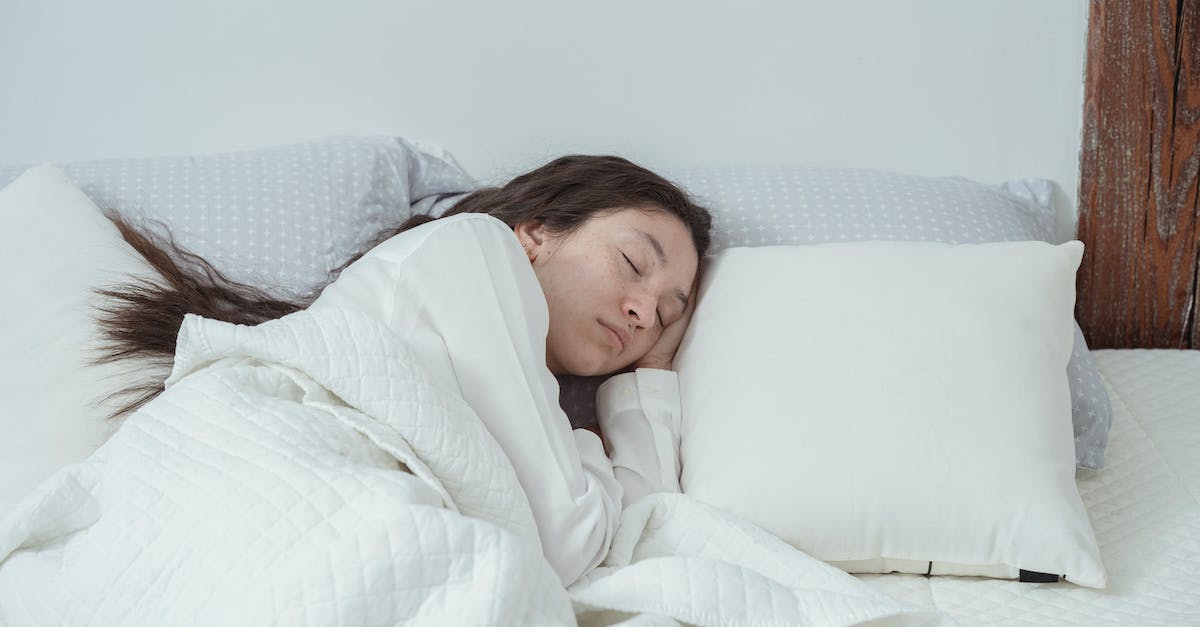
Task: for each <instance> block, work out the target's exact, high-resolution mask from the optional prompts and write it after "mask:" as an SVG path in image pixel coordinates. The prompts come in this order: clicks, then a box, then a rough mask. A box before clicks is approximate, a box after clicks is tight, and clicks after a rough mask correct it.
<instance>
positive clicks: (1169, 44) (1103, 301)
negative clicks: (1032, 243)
mask: <svg viewBox="0 0 1200 627" xmlns="http://www.w3.org/2000/svg"><path fill="white" fill-rule="evenodd" d="M1090 8H1091V10H1090V14H1089V24H1088V39H1087V61H1086V64H1087V65H1086V68H1087V69H1086V77H1087V78H1086V86H1085V96H1084V114H1083V142H1082V146H1081V149H1080V185H1079V238H1080V239H1081V240H1083V242H1084V243H1085V244H1086V245H1087V247H1088V249H1087V254H1086V255H1085V256H1084V260H1083V267H1082V268H1081V269H1080V272H1079V280H1078V292H1079V300H1078V303H1077V308H1076V314H1077V316H1078V319H1079V323H1080V326H1081V327H1082V328H1083V330H1084V333H1085V335H1087V337H1088V340H1089V343H1090V345H1091V346H1092V348H1133V347H1146V348H1200V325H1197V324H1196V310H1197V308H1198V307H1197V306H1198V304H1200V291H1198V290H1197V278H1198V277H1200V201H1198V197H1200V194H1198V193H1197V192H1198V191H1200V142H1198V139H1200V39H1198V37H1200V0H1159V1H1156V2H1147V1H1145V0H1092V2H1091V7H1090Z"/></svg>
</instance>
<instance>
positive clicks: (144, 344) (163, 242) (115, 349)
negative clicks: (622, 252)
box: [97, 155, 712, 417]
mask: <svg viewBox="0 0 1200 627" xmlns="http://www.w3.org/2000/svg"><path fill="white" fill-rule="evenodd" d="M621 207H637V208H642V209H645V210H649V211H663V212H665V213H668V214H670V215H674V216H676V217H678V218H679V219H680V220H681V221H682V222H683V223H684V224H685V225H686V226H687V227H688V230H689V231H690V232H691V235H692V241H693V243H694V244H695V245H696V252H697V254H698V255H699V256H700V257H701V258H703V257H704V254H705V252H706V251H707V250H708V246H709V242H710V235H709V230H710V228H711V226H712V217H711V215H710V214H709V212H708V211H707V210H706V209H705V208H703V207H701V206H699V205H697V204H695V203H694V202H692V200H691V199H690V198H689V197H688V195H687V193H685V192H684V191H683V190H681V189H680V188H679V187H677V186H676V185H674V184H672V183H671V182H670V181H668V180H666V179H665V178H663V177H661V176H659V175H657V174H655V173H654V172H651V171H650V170H647V169H645V168H643V167H641V166H638V165H636V164H634V163H632V162H630V161H628V160H626V159H623V158H621V157H614V156H586V155H572V156H566V157H560V158H558V159H555V160H554V161H551V162H550V163H547V164H545V165H543V166H541V167H539V168H537V169H534V170H532V171H530V172H528V173H526V174H522V175H521V176H518V177H516V178H514V179H512V180H511V181H509V182H508V183H507V184H506V185H504V186H503V187H491V188H483V189H479V190H476V191H474V192H471V193H469V194H467V195H466V196H464V197H463V198H462V199H461V200H459V201H458V202H457V204H455V205H454V206H453V207H452V208H451V209H450V210H448V211H446V212H445V214H444V215H454V214H459V213H486V214H489V215H492V216H494V217H496V218H499V219H500V220H502V221H503V222H504V223H505V224H508V225H509V226H512V227H515V226H516V225H517V224H519V223H521V222H526V221H536V222H540V223H541V224H542V225H543V226H544V227H545V228H546V229H547V230H549V231H550V232H552V233H557V234H565V233H570V232H571V231H573V230H575V229H577V228H579V227H580V226H581V225H582V224H583V223H584V222H585V221H587V220H588V219H589V218H591V217H593V216H595V215H597V214H600V213H602V212H605V211H610V210H613V209H617V208H621ZM109 217H110V218H112V219H113V222H115V223H116V225H117V228H118V229H119V230H120V232H121V235H122V237H124V238H125V241H126V242H129V244H130V245H131V246H133V248H134V249H135V250H137V251H138V253H140V254H141V255H142V256H143V257H144V258H145V259H146V260H147V261H148V262H149V263H150V266H151V267H152V268H153V269H154V271H155V274H156V275H157V276H156V277H154V278H135V279H131V280H130V281H129V282H128V283H127V284H124V285H121V286H119V287H116V288H110V289H102V290H97V292H98V293H99V294H100V295H101V296H103V297H104V299H105V300H104V302H103V304H102V305H100V307H99V315H98V319H97V321H98V323H99V326H100V330H101V334H102V337H103V345H102V349H101V355H100V357H99V359H98V361H101V362H114V361H123V360H126V359H131V358H136V359H138V360H140V361H141V360H149V361H152V362H154V363H158V364H162V365H164V366H166V365H169V364H170V363H171V361H172V360H173V359H174V355H175V342H176V340H177V336H178V334H179V327H180V325H181V324H182V322H183V317H184V315H185V314H188V313H193V314H197V315H200V316H204V317H206V318H212V319H215V320H221V321H224V322H231V323H235V324H246V325H254V324H259V323H261V322H265V321H267V320H273V319H275V318H279V317H282V316H285V315H287V314H289V313H292V312H295V311H299V310H301V309H304V308H305V307H307V306H308V305H310V304H311V303H312V302H313V301H314V300H315V299H316V297H317V295H318V294H319V293H320V291H321V289H323V288H324V286H325V285H327V284H328V283H329V282H330V281H332V280H334V279H335V278H336V277H337V274H338V273H340V272H341V270H343V269H345V268H346V267H347V266H349V265H350V264H351V263H353V262H354V261H355V260H357V259H358V258H359V257H361V256H362V255H364V254H366V252H367V251H368V250H370V249H371V248H374V247H375V246H376V245H378V244H380V243H382V242H383V241H385V240H387V239H388V238H390V237H392V236H394V235H396V234H398V233H402V232H404V231H406V230H408V229H410V228H413V227H415V226H418V225H420V224H424V223H426V222H429V221H431V220H434V219H436V218H435V217H433V216H429V215H420V214H419V215H415V216H412V217H411V218H409V219H408V220H406V221H405V222H404V223H403V224H401V225H400V226H398V227H396V228H394V229H388V230H386V231H384V232H382V233H380V234H379V235H378V236H376V237H375V238H373V239H372V241H371V242H370V244H369V245H368V246H367V247H366V248H364V249H363V250H361V251H358V252H356V253H355V254H354V255H352V256H351V257H350V258H349V260H347V261H346V262H345V263H344V264H342V265H341V266H340V267H338V268H337V269H335V270H334V271H333V272H331V273H330V276H329V279H328V280H327V281H326V282H325V283H324V284H322V285H320V286H318V287H317V288H315V289H314V290H313V291H312V292H310V293H309V294H305V295H302V296H299V297H297V298H291V299H289V298H281V297H278V296H275V295H273V294H271V293H269V292H267V291H266V290H263V289H260V288H257V287H253V286H250V285H246V284H243V283H238V282H235V281H231V280H229V279H228V278H226V277H225V276H224V275H223V274H221V272H220V271H219V270H217V269H216V268H214V267H213V266H212V264H210V263H209V262H208V261H206V260H205V259H203V258H202V257H200V256H198V255H196V254H194V253H191V252H189V251H186V250H184V249H182V248H180V247H179V246H178V245H176V244H175V242H174V241H173V240H172V239H171V237H170V234H169V232H168V231H166V229H165V228H164V229H162V232H161V233H155V232H152V231H150V230H147V229H143V228H140V227H137V226H134V225H133V224H131V223H130V222H128V221H126V220H124V219H122V218H120V217H119V216H117V215H115V214H114V213H110V215H109ZM162 390H163V381H162V378H161V377H155V378H152V379H149V378H148V379H147V380H146V381H145V382H143V383H141V384H139V385H137V386H134V387H132V388H130V389H127V390H123V391H122V392H120V393H119V395H120V398H122V399H131V400H128V402H126V403H125V404H124V405H122V406H121V407H120V408H119V409H118V410H116V411H115V412H114V413H113V417H116V416H120V415H122V414H126V413H129V412H131V411H133V410H135V409H137V408H138V407H141V406H142V405H144V404H145V403H146V402H148V401H149V400H150V399H152V398H154V397H155V396H156V395H158V394H159V393H160V392H162Z"/></svg>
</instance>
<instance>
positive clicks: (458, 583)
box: [0, 307, 940, 626]
mask: <svg viewBox="0 0 1200 627" xmlns="http://www.w3.org/2000/svg"><path fill="white" fill-rule="evenodd" d="M415 363H417V362H416V360H414V359H413V356H412V355H410V354H409V353H408V348H407V347H406V346H405V345H404V344H403V343H401V342H399V341H398V340H397V336H395V335H394V334H393V333H391V332H390V331H389V330H388V329H387V328H386V327H385V326H384V325H383V324H381V323H379V322H378V321H376V320H374V319H372V318H369V317H367V316H364V315H362V314H360V313H356V312H354V311H352V310H344V309H338V308H335V307H326V308H323V309H319V310H313V311H306V312H300V313H297V314H293V315H291V316H287V317H285V318H282V319H280V320H276V321H272V322H269V323H266V324H263V325H260V326H258V327H239V326H234V325H229V324H225V323H220V322H215V321H210V320H204V319H201V318H198V317H189V318H188V320H187V321H186V322H185V325H184V328H183V330H182V331H181V334H180V345H179V350H178V355H177V362H176V366H175V370H174V371H173V374H172V377H171V379H170V380H169V382H168V383H169V386H170V390H169V393H168V394H164V395H162V396H159V397H158V398H157V399H155V400H154V401H152V402H151V403H150V404H148V405H147V406H146V407H145V408H143V410H142V411H140V412H138V413H137V414H135V415H133V416H131V417H130V419H129V420H128V421H127V422H126V424H124V425H123V426H122V427H121V429H119V430H118V431H117V433H116V434H115V435H114V436H113V437H112V438H111V439H110V440H109V441H108V442H107V443H106V444H105V445H104V446H103V447H102V448H101V449H100V450H99V451H97V452H96V453H95V454H94V455H93V456H92V457H91V458H89V459H88V460H86V461H85V462H83V463H81V464H78V465H75V466H71V467H68V468H67V469H64V470H63V471H61V472H59V473H58V474H57V475H55V476H54V477H52V478H51V479H50V480H49V481H47V482H46V483H44V484H43V485H42V486H41V487H40V488H39V489H38V490H37V491H36V492H35V493H34V494H32V495H31V496H29V497H28V498H27V499H25V500H24V501H23V502H22V503H21V504H20V505H19V506H18V507H17V508H16V510H14V511H13V512H12V513H11V514H10V515H9V516H7V517H6V518H4V519H3V520H0V624H4V625H12V626H16V625H80V624H90V625H180V624H201V625H264V624H287V625H299V624H305V625H308V624H312V625H327V624H330V625H331V624H338V625H360V624H362V625H376V624H378V625H390V624H397V623H403V622H415V623H420V624H430V625H452V624H453V625H537V624H555V625H557V624H573V623H575V622H576V620H577V619H579V620H582V621H583V622H589V623H592V622H594V623H607V622H614V621H621V620H625V619H630V618H632V619H633V622H634V623H636V624H660V622H662V623H666V624H671V623H672V621H675V620H677V621H683V622H688V623H697V624H763V625H765V624H779V625H797V624H813V625H847V624H857V623H860V622H864V621H869V620H874V619H885V620H886V622H897V623H907V622H909V621H916V622H920V623H923V624H927V623H929V622H936V621H938V620H940V619H939V617H937V616H931V615H928V614H924V613H921V612H917V611H915V610H909V609H906V608H904V607H902V606H899V605H898V604H896V603H895V602H894V601H891V600H890V599H888V598H887V597H884V596H882V595H881V594H880V593H877V592H874V591H872V590H871V589H870V588H868V587H867V586H865V585H864V584H862V583H861V582H859V581H857V580H855V579H853V578H851V577H849V576H848V575H845V574H844V573H842V572H840V571H837V570H835V569H833V568H832V567H829V566H827V565H825V564H822V563H820V562H817V561H816V560H813V559H810V558H808V557H806V556H804V555H803V554H801V553H799V552H797V551H795V550H794V549H791V548H790V547H787V546H786V545H784V544H783V543H782V542H780V541H778V540H776V539H774V538H772V537H771V536H769V535H767V534H766V533H765V532H762V531H760V530H758V529H756V528H754V527H752V526H750V525H747V524H744V523H742V522H740V521H738V520H735V519H733V518H732V517H729V516H726V515H723V514H720V513H718V512H716V511H713V510H711V509H709V508H707V507H704V506H701V505H698V504H696V503H693V502H691V501H689V500H688V499H687V498H686V497H683V496H679V495H669V496H668V495H658V496H652V497H650V498H647V499H644V500H642V501H640V502H639V503H637V504H635V505H634V506H633V507H631V508H630V509H629V510H627V511H626V512H625V513H624V515H623V517H622V521H621V525H620V527H619V528H618V530H617V532H616V535H615V537H614V539H613V542H612V549H611V551H610V553H609V555H608V558H607V559H606V561H605V562H604V565H603V566H602V567H600V568H599V569H596V570H595V571H593V572H591V573H589V574H588V575H586V576H585V577H584V578H583V579H581V580H580V581H578V582H577V583H576V584H575V585H573V586H572V587H571V588H570V589H569V590H567V589H564V588H563V587H562V585H561V584H560V580H559V578H558V576H557V575H556V574H555V572H554V570H553V569H552V568H551V567H550V565H549V563H548V562H547V561H546V559H545V558H544V556H543V551H542V547H541V544H540V541H539V539H538V534H537V529H536V527H535V523H534V518H533V515H532V513H531V509H530V505H529V501H528V499H527V498H526V496H525V493H524V492H523V491H522V488H521V485H520V484H519V483H518V481H517V477H516V473H515V471H514V469H513V465H512V464H511V463H510V461H509V459H508V458H507V457H506V456H505V455H504V453H503V451H502V450H501V448H500V447H499V445H498V444H497V443H496V441H495V440H494V439H493V438H492V437H491V436H490V435H489V433H488V431H487V430H486V429H485V428H484V426H483V424H482V423H481V421H480V420H479V419H478V418H477V416H476V415H475V413H474V412H473V411H472V410H471V408H470V407H469V406H468V405H467V404H466V403H465V402H464V401H463V400H462V398H461V397H460V396H459V395H458V394H457V391H456V390H453V389H449V388H447V387H445V386H438V385H436V384H435V383H433V382H432V381H431V380H430V379H429V378H428V377H427V376H425V374H424V373H423V372H422V370H421V369H420V368H418V367H416V366H415V365H414V364H415ZM873 624H874V623H873Z"/></svg>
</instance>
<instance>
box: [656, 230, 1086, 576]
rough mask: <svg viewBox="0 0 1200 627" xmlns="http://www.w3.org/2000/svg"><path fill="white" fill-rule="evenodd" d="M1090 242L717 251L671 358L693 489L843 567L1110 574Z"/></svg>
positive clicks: (686, 481) (685, 479)
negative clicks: (1088, 294)
mask: <svg viewBox="0 0 1200 627" xmlns="http://www.w3.org/2000/svg"><path fill="white" fill-rule="evenodd" d="M1082 254H1083V245H1082V244H1080V243H1079V242H1070V243H1067V244H1063V245H1060V246H1053V245H1051V244H1047V243H1043V242H1008V243H994V244H970V245H949V244H937V243H919V242H864V243H848V244H823V245H816V246H794V247H792V246H777V247H766V248H733V249H728V250H726V251H724V252H722V253H720V254H719V255H716V256H715V257H714V258H713V259H712V262H711V265H710V266H709V268H708V270H707V272H706V273H705V275H704V278H703V280H702V284H701V292H700V297H699V306H698V309H697V311H696V314H695V318H694V319H693V322H692V324H691V327H690V328H689V330H688V333H687V335H686V336H685V338H684V341H683V344H682V346H681V348H680V352H679V354H678V356H677V360H676V364H677V368H678V371H679V380H680V395H681V397H682V403H683V424H682V431H681V443H680V446H681V449H680V455H681V464H682V470H681V473H682V474H681V481H680V483H681V486H682V488H683V491H684V492H685V493H687V494H690V495H692V496H694V497H697V498H698V499H700V500H703V501H706V502H708V503H710V504H713V505H715V506H717V507H719V508H721V509H725V510H728V511H731V512H733V513H736V514H740V515H742V516H744V517H746V518H748V519H750V520H751V521H753V522H755V523H757V524H759V525H761V526H763V527H765V528H766V529H768V530H770V531H772V532H774V533H775V534H776V535H778V536H780V537H782V538H783V539H784V540H786V541H788V542H789V543H791V544H793V545H795V546H797V547H798V548H800V549H802V550H804V551H805V552H807V553H809V554H811V555H813V556H814V557H817V558H819V559H822V560H825V561H829V562H832V563H834V564H835V565H837V566H840V567H842V568H844V569H846V570H848V571H849V572H891V571H900V572H910V573H921V574H924V573H932V574H962V575H979V576H992V577H1004V578H1017V577H1018V576H1019V575H1021V574H1022V573H1020V571H1021V570H1025V571H1031V572H1033V573H1045V574H1050V575H1062V576H1065V577H1066V578H1067V579H1068V580H1070V581H1072V582H1075V583H1078V584H1081V585H1085V586H1097V587H1099V586H1103V585H1105V573H1104V568H1103V566H1102V564H1101V562H1100V556H1099V550H1098V548H1097V545H1096V540H1095V537H1094V534H1093V531H1092V528H1091V525H1090V523H1089V521H1088V516H1087V511H1086V510H1085V509H1084V506H1083V503H1082V501H1081V500H1080V497H1079V494H1078V492H1077V490H1076V487H1075V457H1074V445H1073V436H1072V427H1071V398H1070V395H1069V392H1068V386H1067V374H1066V372H1067V369H1066V365H1067V360H1068V359H1070V357H1071V345H1072V340H1073V333H1072V328H1073V324H1072V307H1073V305H1074V298H1075V270H1076V269H1077V267H1078V265H1079V261H1080V259H1081V257H1082Z"/></svg>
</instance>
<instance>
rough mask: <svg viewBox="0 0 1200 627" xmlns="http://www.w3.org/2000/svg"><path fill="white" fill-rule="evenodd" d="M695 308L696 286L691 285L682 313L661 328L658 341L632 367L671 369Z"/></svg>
mask: <svg viewBox="0 0 1200 627" xmlns="http://www.w3.org/2000/svg"><path fill="white" fill-rule="evenodd" d="M695 310H696V286H695V285H693V286H692V293H691V294H690V295H689V296H688V306H687V308H686V309H684V310H683V315H681V316H679V319H678V320H675V321H674V322H672V323H671V324H668V325H667V326H666V327H664V328H663V332H662V335H660V336H658V341H657V342H655V343H654V346H651V347H650V352H648V353H646V354H645V355H643V356H642V358H641V359H639V360H637V361H635V362H634V363H633V367H634V368H658V369H660V370H672V369H673V366H674V362H675V351H677V350H679V343H680V342H681V341H683V333H684V331H687V327H688V323H689V322H691V321H692V312H693V311H695Z"/></svg>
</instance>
